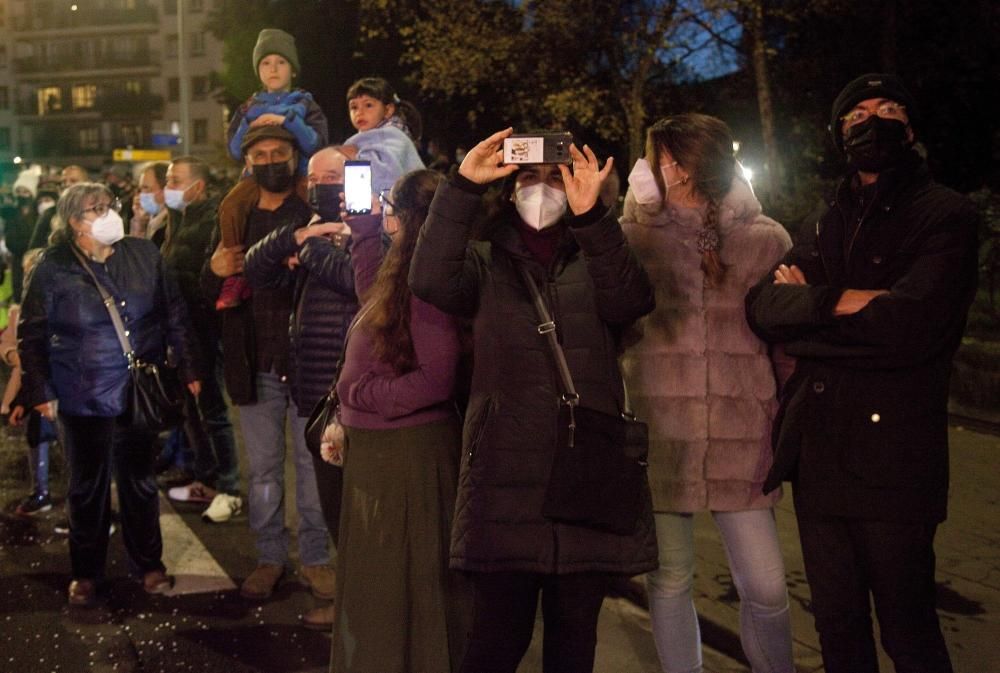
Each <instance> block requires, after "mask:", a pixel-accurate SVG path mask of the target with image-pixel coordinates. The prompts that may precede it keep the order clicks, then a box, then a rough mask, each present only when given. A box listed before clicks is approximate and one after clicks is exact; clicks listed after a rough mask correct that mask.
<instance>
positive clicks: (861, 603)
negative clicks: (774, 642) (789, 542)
mask: <svg viewBox="0 0 1000 673" xmlns="http://www.w3.org/2000/svg"><path fill="white" fill-rule="evenodd" d="M798 521H799V537H800V538H801V540H802V557H803V560H804V561H805V569H806V577H807V578H808V580H809V590H810V592H811V593H812V606H813V613H814V615H815V618H816V631H817V632H818V633H819V640H820V645H821V647H822V649H823V664H824V666H825V670H826V672H827V673H877V671H878V658H877V656H876V654H875V640H874V637H873V636H872V620H871V609H870V603H869V595H870V596H871V598H872V599H874V603H875V614H876V616H877V617H878V624H879V630H880V632H881V635H882V638H881V639H882V647H884V648H885V651H886V653H887V654H888V655H889V657H890V658H891V659H892V661H893V664H895V668H896V672H897V673H951V671H952V668H951V661H950V659H949V657H948V649H947V647H946V646H945V643H944V637H943V636H942V635H941V627H940V625H939V623H938V617H937V612H936V610H935V607H934V604H935V585H934V533H935V531H936V530H937V524H935V523H924V522H918V523H910V522H893V521H866V520H861V519H845V518H836V517H832V518H807V517H799V520H798Z"/></svg>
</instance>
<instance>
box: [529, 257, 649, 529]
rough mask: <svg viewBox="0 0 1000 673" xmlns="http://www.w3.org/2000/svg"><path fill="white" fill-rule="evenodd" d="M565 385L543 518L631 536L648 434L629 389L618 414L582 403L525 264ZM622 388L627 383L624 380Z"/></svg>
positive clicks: (645, 489)
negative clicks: (632, 407) (629, 396)
mask: <svg viewBox="0 0 1000 673" xmlns="http://www.w3.org/2000/svg"><path fill="white" fill-rule="evenodd" d="M521 275H522V276H523V277H524V282H525V284H526V285H527V286H528V290H529V291H530V292H531V297H532V301H533V302H534V304H535V310H536V312H537V313H538V317H539V319H540V320H541V323H540V324H539V326H538V333H539V334H541V335H543V336H545V337H546V340H547V341H548V343H549V347H550V348H551V350H552V355H553V356H554V358H555V362H556V369H557V370H558V371H559V379H560V381H561V383H562V387H563V394H562V395H561V397H560V404H559V420H558V428H559V431H558V434H557V443H556V450H555V456H554V459H553V461H552V470H551V472H550V473H549V482H548V485H547V487H546V490H545V500H544V503H543V504H542V515H543V516H544V517H546V518H548V519H552V520H554V521H561V522H564V523H569V524H573V525H577V526H584V527H587V528H594V529H596V530H600V531H604V532H608V533H615V534H618V535H631V534H632V533H634V532H635V530H636V527H637V525H638V523H639V518H640V516H641V515H642V512H643V506H644V501H645V500H648V497H649V496H648V493H649V486H648V483H647V481H646V479H647V477H646V467H647V465H648V464H647V462H646V457H647V454H648V452H649V430H648V428H647V426H646V424H645V423H642V422H641V421H638V420H636V418H635V415H634V414H633V413H632V411H631V405H630V404H629V398H628V389H627V388H626V389H625V400H624V410H623V411H622V413H620V414H618V415H617V416H616V415H612V414H607V413H604V412H603V411H598V410H597V409H591V408H589V407H585V406H581V405H580V395H579V394H578V393H577V392H576V387H575V386H574V384H573V377H572V375H571V374H570V371H569V366H568V365H567V364H566V356H565V354H564V353H563V349H562V346H560V345H559V341H558V339H557V338H556V325H555V322H553V320H552V316H551V314H550V313H549V311H548V308H547V307H546V305H545V300H544V299H542V295H541V293H540V292H539V291H538V286H537V285H536V284H535V279H534V278H532V277H531V274H530V273H529V272H528V270H527V269H526V268H524V267H523V266H521ZM623 384H624V382H623Z"/></svg>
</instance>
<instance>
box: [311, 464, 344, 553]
mask: <svg viewBox="0 0 1000 673" xmlns="http://www.w3.org/2000/svg"><path fill="white" fill-rule="evenodd" d="M313 468H314V469H315V470H316V490H317V491H318V492H319V506H320V509H322V510H323V521H325V522H326V529H327V530H328V531H330V539H331V540H333V546H334V548H337V547H338V545H339V544H340V500H341V498H342V497H343V495H344V469H343V468H341V467H339V466H337V465H331V464H330V463H328V462H326V461H325V460H323V459H322V458H317V457H316V456H313Z"/></svg>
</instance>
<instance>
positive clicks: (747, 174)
mask: <svg viewBox="0 0 1000 673" xmlns="http://www.w3.org/2000/svg"><path fill="white" fill-rule="evenodd" d="M740 169H741V170H742V171H743V177H744V178H746V181H747V182H750V181H751V180H753V170H751V169H750V168H747V167H746V166H744V165H743V164H740Z"/></svg>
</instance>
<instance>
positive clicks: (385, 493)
mask: <svg viewBox="0 0 1000 673" xmlns="http://www.w3.org/2000/svg"><path fill="white" fill-rule="evenodd" d="M346 435H347V441H346V447H347V450H346V454H345V460H344V497H343V504H342V509H341V513H340V544H339V546H338V548H337V598H336V600H335V606H334V625H333V645H332V653H331V657H330V670H331V671H333V672H334V673H374V672H378V673H448V672H449V671H456V670H458V667H459V664H460V663H461V657H462V654H463V652H464V648H465V640H466V635H467V633H468V630H469V625H470V623H471V614H472V610H471V604H472V601H471V589H470V587H469V585H468V584H467V580H466V579H465V577H463V576H462V575H460V574H459V573H456V572H455V571H452V570H449V569H448V546H449V540H450V536H451V521H452V516H453V514H454V510H455V492H456V488H457V485H458V463H459V454H460V452H461V427H460V425H459V423H458V420H457V419H455V420H447V421H440V422H435V423H429V424H427V425H422V426H418V427H414V428H401V429H395V430H361V429H355V428H346Z"/></svg>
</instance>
